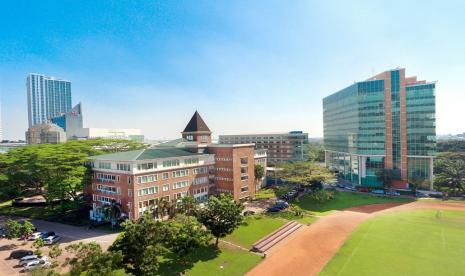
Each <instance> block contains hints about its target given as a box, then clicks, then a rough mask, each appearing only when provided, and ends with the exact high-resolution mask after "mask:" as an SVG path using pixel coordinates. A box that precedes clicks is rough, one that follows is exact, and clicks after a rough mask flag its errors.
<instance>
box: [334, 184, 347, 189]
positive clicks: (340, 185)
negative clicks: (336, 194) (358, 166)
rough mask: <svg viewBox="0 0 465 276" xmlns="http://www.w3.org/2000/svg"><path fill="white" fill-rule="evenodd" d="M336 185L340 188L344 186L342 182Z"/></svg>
mask: <svg viewBox="0 0 465 276" xmlns="http://www.w3.org/2000/svg"><path fill="white" fill-rule="evenodd" d="M336 187H338V188H341V189H344V188H345V186H344V185H342V184H337V185H336Z"/></svg>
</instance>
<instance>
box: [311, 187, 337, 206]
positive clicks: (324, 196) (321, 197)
mask: <svg viewBox="0 0 465 276" xmlns="http://www.w3.org/2000/svg"><path fill="white" fill-rule="evenodd" d="M310 198H311V199H312V200H314V201H316V202H319V203H322V202H326V201H329V200H331V199H333V198H334V193H333V192H332V191H327V190H318V191H315V192H313V193H311V194H310Z"/></svg>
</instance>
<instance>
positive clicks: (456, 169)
mask: <svg viewBox="0 0 465 276" xmlns="http://www.w3.org/2000/svg"><path fill="white" fill-rule="evenodd" d="M435 166H440V168H439V169H438V171H437V172H436V175H435V177H434V186H435V188H436V189H438V190H440V191H442V192H446V193H448V194H450V195H455V196H460V195H462V194H463V193H464V192H465V161H464V160H440V161H438V162H437V163H436V164H435Z"/></svg>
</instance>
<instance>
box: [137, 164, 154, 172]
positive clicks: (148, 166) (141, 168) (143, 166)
mask: <svg viewBox="0 0 465 276" xmlns="http://www.w3.org/2000/svg"><path fill="white" fill-rule="evenodd" d="M156 168H157V163H156V162H150V163H142V164H137V170H139V171H146V170H152V169H156Z"/></svg>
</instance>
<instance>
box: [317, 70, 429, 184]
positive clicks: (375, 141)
mask: <svg viewBox="0 0 465 276" xmlns="http://www.w3.org/2000/svg"><path fill="white" fill-rule="evenodd" d="M434 89H435V84H431V83H429V84H428V83H426V82H424V81H423V82H418V81H416V77H413V78H406V77H405V69H395V70H390V71H386V72H383V73H381V74H379V75H377V76H374V77H372V78H370V79H369V80H366V81H362V82H357V83H355V84H353V85H351V86H349V87H347V88H344V89H342V90H340V91H338V92H336V93H334V94H332V95H330V96H328V97H326V98H324V99H323V128H324V145H325V151H326V153H325V157H326V165H327V166H328V167H329V168H330V169H332V170H334V171H336V172H337V173H338V175H339V177H340V178H342V179H345V180H347V181H350V182H352V183H354V184H356V185H362V186H368V187H381V186H382V185H383V183H382V182H381V181H380V180H379V177H378V175H379V172H381V171H382V170H384V169H386V168H387V169H392V171H393V172H394V177H395V179H397V180H398V181H399V183H400V184H399V187H406V186H405V185H406V184H407V182H408V181H410V180H412V178H413V177H421V178H423V179H424V182H425V183H426V184H430V183H431V179H432V160H433V157H434V156H435V153H436V152H435V147H436V141H435V135H436V133H435V98H434ZM401 182H403V183H405V184H402V183H401ZM402 185H404V186H402Z"/></svg>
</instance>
